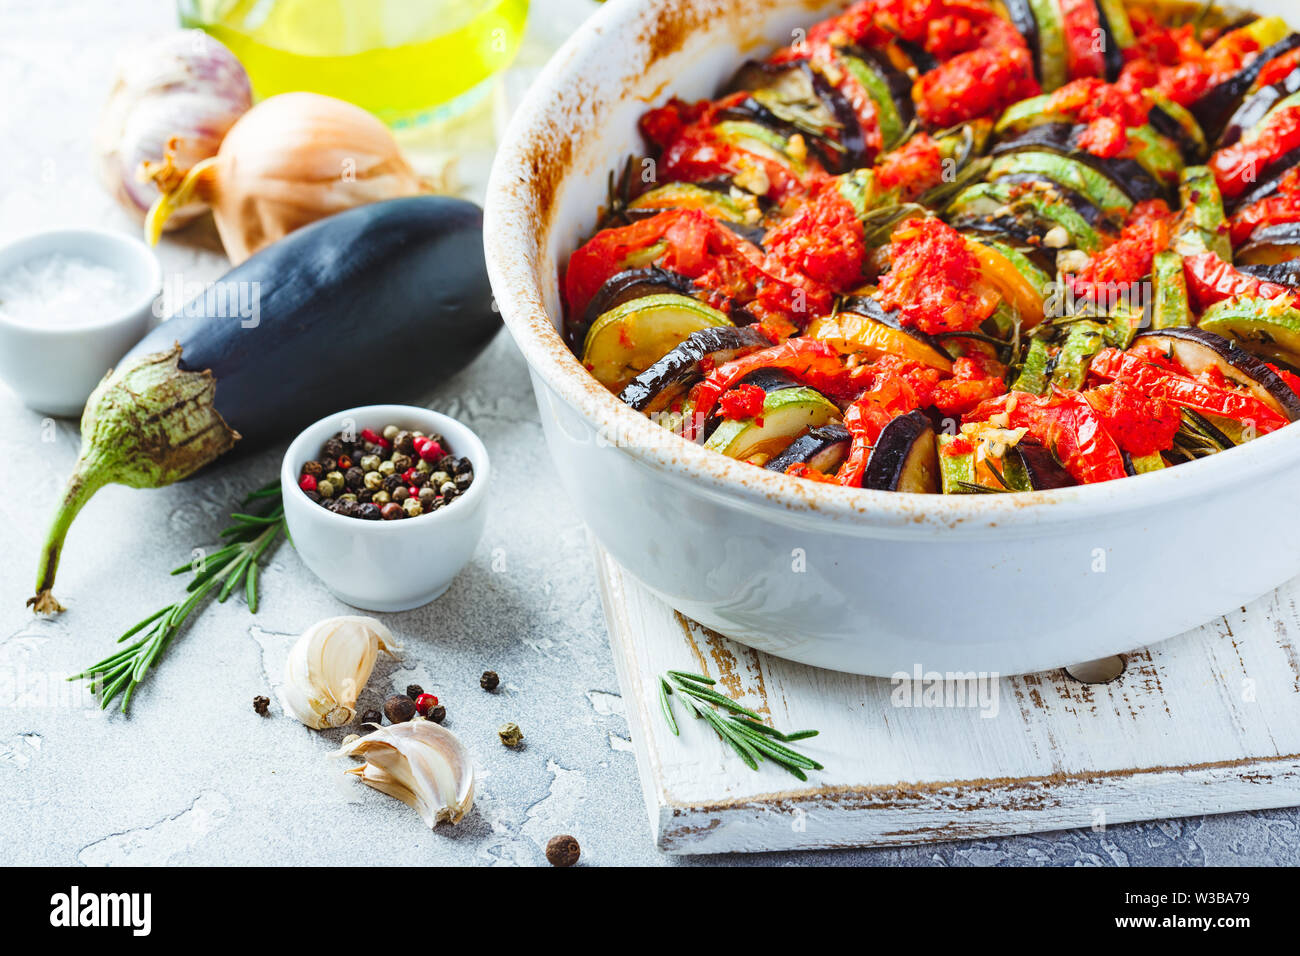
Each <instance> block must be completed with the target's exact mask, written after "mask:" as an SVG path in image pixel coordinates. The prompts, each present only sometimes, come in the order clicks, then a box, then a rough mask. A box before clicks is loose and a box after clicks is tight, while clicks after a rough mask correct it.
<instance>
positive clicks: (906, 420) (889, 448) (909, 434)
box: [862, 411, 939, 494]
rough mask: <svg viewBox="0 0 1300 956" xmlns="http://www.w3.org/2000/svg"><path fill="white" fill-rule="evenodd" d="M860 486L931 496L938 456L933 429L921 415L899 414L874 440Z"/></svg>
mask: <svg viewBox="0 0 1300 956" xmlns="http://www.w3.org/2000/svg"><path fill="white" fill-rule="evenodd" d="M862 487H864V488H872V489H875V490H877V491H905V492H913V493H917V494H934V493H935V492H937V491H938V490H939V456H938V446H937V445H936V443H935V434H934V426H933V425H932V424H931V423H930V419H929V418H927V417H926V415H925V413H924V412H920V411H912V412H908V413H907V414H906V415H900V416H898V417H897V418H895V419H894V420H893V421H891V422H890V423H889V424H888V425H886V426H885V427H884V428H883V429H882V430H881V432H880V437H879V438H877V439H876V444H875V445H874V446H873V447H872V449H871V456H870V457H869V458H868V459H867V470H866V472H865V473H864V474H863V476H862Z"/></svg>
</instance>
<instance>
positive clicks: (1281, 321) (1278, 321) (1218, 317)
mask: <svg viewBox="0 0 1300 956" xmlns="http://www.w3.org/2000/svg"><path fill="white" fill-rule="evenodd" d="M1199 327H1200V328H1202V329H1204V330H1206V331H1207V332H1215V333H1217V334H1219V335H1222V336H1223V337H1224V338H1227V339H1231V340H1232V341H1234V342H1236V343H1237V344H1238V345H1240V346H1241V347H1242V348H1244V349H1246V350H1247V351H1249V352H1253V353H1255V354H1256V355H1262V356H1264V357H1265V358H1266V359H1268V360H1269V361H1273V362H1284V363H1286V364H1287V365H1291V366H1300V308H1296V307H1295V306H1294V305H1290V304H1288V303H1286V302H1285V301H1279V300H1276V299H1257V298H1251V297H1244V296H1243V297H1242V298H1237V299H1225V300H1224V301H1222V302H1216V303H1215V304H1214V305H1212V306H1210V307H1209V308H1208V309H1206V310H1205V314H1204V315H1202V316H1201V321H1200V326H1199Z"/></svg>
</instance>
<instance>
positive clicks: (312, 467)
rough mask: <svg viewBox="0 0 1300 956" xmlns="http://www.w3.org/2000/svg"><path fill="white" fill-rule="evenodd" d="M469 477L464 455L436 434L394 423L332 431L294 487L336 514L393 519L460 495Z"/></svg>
mask: <svg viewBox="0 0 1300 956" xmlns="http://www.w3.org/2000/svg"><path fill="white" fill-rule="evenodd" d="M473 481H474V469H473V465H472V464H471V463H470V461H469V459H467V458H457V457H455V456H454V455H452V454H450V453H449V451H448V449H447V442H446V439H444V438H443V437H442V436H441V435H425V434H423V433H421V432H419V431H414V430H409V431H408V430H406V429H402V428H399V427H398V426H396V425H386V426H384V428H383V429H382V431H375V430H373V429H369V428H366V429H363V430H362V431H361V434H360V435H359V436H356V437H352V436H350V435H349V436H345V435H344V434H343V433H342V432H338V433H336V434H335V435H334V436H333V437H331V438H330V439H328V440H327V441H326V442H325V443H324V444H323V445H322V447H321V454H320V457H319V458H318V459H315V460H312V461H308V462H306V463H304V464H303V466H302V468H301V469H299V473H298V487H299V488H301V489H302V492H303V494H305V495H306V496H307V497H308V498H310V499H311V500H312V501H314V502H316V503H317V504H319V505H320V506H321V507H323V508H325V509H327V510H329V511H333V512H334V513H335V514H339V515H344V516H345V517H349V518H361V519H363V520H366V521H377V520H379V519H381V518H382V519H384V520H387V521H397V520H401V519H404V518H418V517H420V516H421V515H425V514H431V513H433V512H435V511H438V510H439V509H441V508H443V507H445V506H446V505H448V504H450V503H451V502H452V501H453V500H455V499H456V498H458V497H460V496H461V495H463V494H464V493H465V492H466V491H467V490H468V489H469V486H470V485H471V484H472V483H473Z"/></svg>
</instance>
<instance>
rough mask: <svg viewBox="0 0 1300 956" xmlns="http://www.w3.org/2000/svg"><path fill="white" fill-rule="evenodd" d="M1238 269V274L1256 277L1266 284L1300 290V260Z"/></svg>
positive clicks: (1242, 266) (1244, 266)
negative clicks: (1271, 283) (1273, 283)
mask: <svg viewBox="0 0 1300 956" xmlns="http://www.w3.org/2000/svg"><path fill="white" fill-rule="evenodd" d="M1236 269H1237V271H1238V272H1243V273H1245V274H1246V275H1251V276H1255V277H1256V278H1258V279H1263V280H1264V281H1265V282H1275V283H1277V284H1278V285H1286V286H1290V287H1291V288H1293V289H1300V259H1292V260H1290V261H1289V262H1278V263H1274V264H1272V265H1265V266H1252V265H1239V266H1237V267H1236Z"/></svg>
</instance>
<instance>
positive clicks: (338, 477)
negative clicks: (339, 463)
mask: <svg viewBox="0 0 1300 956" xmlns="http://www.w3.org/2000/svg"><path fill="white" fill-rule="evenodd" d="M325 480H326V481H328V482H329V483H330V484H331V485H333V486H334V487H335V488H342V487H343V485H344V481H343V472H341V471H339V470H338V469H337V468H336V469H334V470H333V471H329V472H326V474H325Z"/></svg>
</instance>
